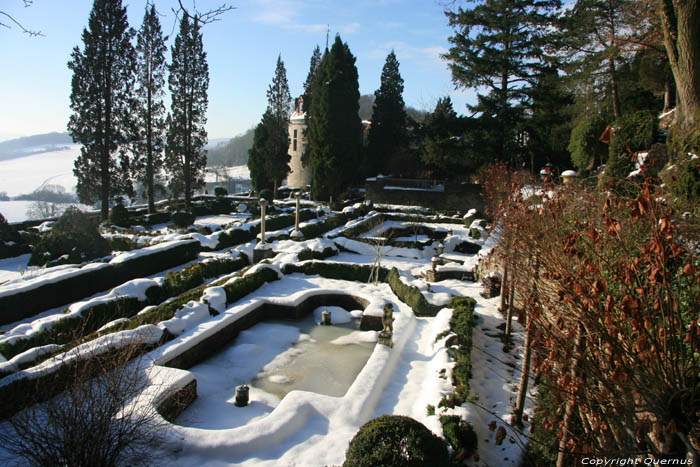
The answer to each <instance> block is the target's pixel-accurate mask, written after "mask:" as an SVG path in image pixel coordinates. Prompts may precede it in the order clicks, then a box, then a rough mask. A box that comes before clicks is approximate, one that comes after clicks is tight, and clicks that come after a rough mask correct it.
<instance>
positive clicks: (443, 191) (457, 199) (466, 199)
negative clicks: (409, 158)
mask: <svg viewBox="0 0 700 467" xmlns="http://www.w3.org/2000/svg"><path fill="white" fill-rule="evenodd" d="M482 189H483V187H482V185H478V184H474V183H446V184H435V183H434V182H432V181H431V180H404V179H395V178H377V179H369V180H367V181H366V183H365V197H366V199H368V200H370V201H372V202H373V203H381V204H398V205H404V206H422V207H426V208H431V209H438V210H455V211H462V212H465V211H468V210H469V209H472V208H474V209H478V210H479V211H483V210H484V201H483V199H482V196H481V193H482Z"/></svg>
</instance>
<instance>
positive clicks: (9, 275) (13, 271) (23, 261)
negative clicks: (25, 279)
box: [0, 253, 32, 285]
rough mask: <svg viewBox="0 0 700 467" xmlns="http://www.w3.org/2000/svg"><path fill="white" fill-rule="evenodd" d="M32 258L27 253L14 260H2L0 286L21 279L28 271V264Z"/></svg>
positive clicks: (0, 262) (0, 264)
mask: <svg viewBox="0 0 700 467" xmlns="http://www.w3.org/2000/svg"><path fill="white" fill-rule="evenodd" d="M31 256H32V255H31V254H29V253H27V254H25V255H20V256H15V257H14V258H4V259H0V285H2V284H4V283H5V282H7V281H10V280H14V279H17V278H19V277H21V276H22V273H23V272H24V270H26V269H27V263H28V262H29V258H30V257H31Z"/></svg>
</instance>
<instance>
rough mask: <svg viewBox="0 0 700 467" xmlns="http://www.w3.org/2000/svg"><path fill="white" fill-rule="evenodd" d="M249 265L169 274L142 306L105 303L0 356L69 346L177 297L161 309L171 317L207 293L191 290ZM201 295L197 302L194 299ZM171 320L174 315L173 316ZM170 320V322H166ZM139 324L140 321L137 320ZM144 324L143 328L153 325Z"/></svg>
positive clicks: (125, 300)
mask: <svg viewBox="0 0 700 467" xmlns="http://www.w3.org/2000/svg"><path fill="white" fill-rule="evenodd" d="M246 265H248V257H247V256H246V255H244V254H243V253H240V254H239V256H238V258H236V259H228V258H227V259H220V260H214V261H208V262H201V263H195V264H192V265H190V266H188V267H186V268H184V269H182V270H181V271H177V272H172V271H171V272H168V274H167V275H166V278H165V281H164V282H163V286H162V287H158V286H152V287H149V288H148V289H147V290H146V297H147V299H146V301H145V302H142V301H140V300H139V299H138V298H136V297H118V298H116V299H114V300H112V301H109V302H106V303H100V304H98V305H95V306H93V307H90V308H88V309H86V310H84V311H83V312H82V313H81V316H74V317H71V318H66V319H62V320H60V321H57V322H56V323H54V325H53V326H52V327H51V329H48V330H44V331H41V332H38V333H35V334H32V335H31V336H29V337H27V338H24V339H18V340H15V341H14V342H12V343H2V344H0V353H2V355H3V356H4V357H5V358H7V359H10V358H12V357H14V356H15V355H19V354H20V353H22V352H24V351H25V350H29V349H32V348H35V347H40V346H43V345H48V344H59V345H63V344H68V343H71V342H73V341H78V340H80V339H82V338H83V337H85V336H87V335H89V334H91V333H93V332H95V331H97V330H98V329H100V328H101V327H102V326H104V325H105V324H107V323H109V322H110V321H114V320H115V319H119V318H131V317H133V316H134V315H136V314H137V313H138V312H139V311H141V310H142V309H143V308H144V307H145V306H147V305H157V304H158V303H161V302H162V301H164V300H166V299H168V298H171V297H178V296H179V297H178V298H177V299H176V300H172V301H170V302H168V303H167V304H164V305H163V306H162V307H161V308H162V309H167V311H166V312H165V313H164V314H163V316H165V315H168V314H170V313H171V312H172V314H174V313H175V311H177V309H178V308H180V307H181V306H182V305H184V304H185V303H187V302H188V301H190V300H193V299H195V300H197V299H199V297H201V294H202V293H203V291H204V288H206V287H209V286H206V287H202V288H201V290H197V291H196V292H194V293H192V294H189V293H188V291H190V289H195V288H197V287H198V286H201V285H202V284H203V283H204V280H205V279H207V278H211V277H218V276H221V275H224V274H230V273H232V272H234V271H237V270H240V269H242V268H243V267H245V266H246ZM197 293H199V296H197V298H193V297H195V296H196V295H197ZM170 317H172V315H170ZM165 319H167V318H165ZM137 321H138V320H137ZM150 323H151V322H148V323H147V322H142V323H138V324H137V325H141V324H150ZM135 327H137V326H133V328H135Z"/></svg>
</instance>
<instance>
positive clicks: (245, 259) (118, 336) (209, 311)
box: [0, 203, 517, 465]
mask: <svg viewBox="0 0 700 467" xmlns="http://www.w3.org/2000/svg"><path fill="white" fill-rule="evenodd" d="M307 206H310V204H309V203H304V207H307ZM285 209H286V208H285V207H284V206H280V209H279V211H278V212H277V213H275V214H272V215H270V216H269V217H268V218H267V222H266V230H267V233H268V234H269V233H272V235H268V242H269V248H270V250H271V252H272V253H271V255H272V256H271V257H270V258H268V259H267V260H265V261H264V262H263V263H261V264H257V265H254V266H252V267H250V266H249V264H250V261H251V259H252V257H253V251H254V248H255V237H256V236H257V235H258V233H259V229H260V220H259V219H255V218H253V217H252V216H251V215H250V214H248V215H247V216H245V217H244V216H238V215H237V214H236V213H231V214H226V213H224V214H215V215H214V214H208V215H206V216H198V217H197V218H196V219H195V222H194V225H193V226H192V230H189V231H188V230H183V229H174V228H172V227H171V226H170V224H169V223H161V224H156V225H153V226H152V227H149V226H147V225H143V224H142V226H141V227H139V228H137V229H133V228H132V229H128V230H124V229H114V230H112V231H110V233H109V235H113V236H120V235H122V236H124V237H128V238H131V239H133V242H134V244H135V245H137V246H143V245H149V244H150V243H151V242H161V243H162V242H183V244H187V245H194V246H195V250H196V252H197V253H196V255H195V257H194V258H193V259H190V260H188V261H185V262H183V263H182V264H181V265H179V266H175V267H174V268H172V267H171V268H167V269H161V270H160V271H158V272H156V273H155V274H151V275H150V277H144V276H140V277H137V278H134V279H130V280H125V281H122V282H120V283H118V284H116V285H115V286H112V287H111V289H110V288H106V289H103V290H102V291H101V292H99V293H97V294H96V295H94V296H89V295H87V296H83V297H80V298H79V300H81V301H82V302H84V303H82V304H79V303H77V302H73V303H68V304H67V305H68V306H67V307H66V308H65V309H49V310H46V311H43V312H41V314H40V315H38V316H36V317H32V318H28V319H26V320H25V321H24V322H19V323H17V322H15V323H11V324H7V325H5V326H4V327H3V328H2V331H3V333H2V334H0V353H3V354H4V353H6V354H7V355H5V357H10V361H8V362H4V363H0V368H2V369H3V370H4V371H5V372H4V373H2V375H3V377H0V395H2V397H3V398H4V399H5V400H13V401H15V404H13V405H12V406H11V407H7V409H11V410H9V411H8V410H6V411H5V412H4V413H3V414H2V415H3V416H4V417H7V416H9V415H11V413H12V412H13V411H14V410H17V409H20V408H21V407H22V406H23V405H26V404H29V403H31V402H32V401H33V400H35V397H34V394H33V392H34V391H33V389H32V388H33V387H34V386H35V385H36V384H37V381H42V380H44V381H51V382H52V383H51V384H52V385H53V386H52V387H53V390H54V391H59V390H60V388H61V385H60V384H58V383H56V381H61V377H60V375H61V374H62V373H61V368H62V365H64V364H65V362H66V361H70V359H71V358H73V357H71V356H74V355H82V356H86V355H88V354H86V349H93V350H91V352H97V354H100V353H103V352H106V351H107V349H108V347H107V344H106V343H107V342H109V341H118V342H125V343H126V342H131V343H138V345H139V346H141V347H140V353H142V354H143V355H145V357H146V359H147V360H148V361H152V362H154V366H152V368H151V370H150V371H152V372H153V375H152V378H151V379H152V381H154V384H153V386H151V387H149V388H148V391H150V392H152V393H153V395H154V399H153V401H152V404H153V405H154V406H155V407H156V408H157V409H158V411H159V413H161V414H162V416H163V417H164V418H165V419H167V420H170V421H171V422H173V421H175V422H177V421H178V420H179V418H180V417H178V415H179V413H180V412H181V411H182V409H183V408H184V407H186V406H188V405H190V404H192V407H193V409H192V410H195V411H196V410H199V409H196V407H198V406H200V405H201V404H205V406H206V401H207V400H208V399H207V397H208V396H206V393H207V391H209V389H210V388H211V386H208V385H207V384H208V383H206V381H204V380H202V381H198V380H199V379H200V377H199V376H197V377H195V376H194V375H195V374H199V373H198V372H199V371H200V370H198V368H199V365H206V361H207V360H208V359H209V358H211V357H212V355H215V354H217V353H222V352H225V350H223V349H225V348H227V346H229V345H231V344H233V345H237V344H236V343H237V342H238V341H239V340H240V339H241V336H243V335H245V336H248V337H246V339H248V340H243V341H241V342H243V343H246V345H247V346H248V347H246V346H243V347H242V348H243V349H245V348H248V349H249V350H251V351H254V350H255V345H260V346H266V345H268V346H269V345H273V343H272V341H270V339H269V338H268V337H266V335H265V334H264V333H265V332H268V331H256V329H268V330H269V329H270V328H269V327H262V328H259V326H257V324H261V323H269V322H270V320H278V319H289V320H295V319H297V318H299V317H302V316H304V315H308V314H309V313H310V312H311V311H313V310H318V309H319V307H334V306H335V307H340V308H339V309H344V310H355V311H354V312H353V314H355V315H356V316H357V317H359V319H360V325H359V327H360V329H359V330H357V331H353V333H357V334H353V333H351V335H352V336H354V337H352V339H359V340H363V341H364V340H368V339H370V338H372V339H374V341H376V334H377V330H378V329H381V328H382V321H381V317H382V310H383V308H384V306H385V305H386V304H387V303H391V304H392V305H393V308H394V318H395V321H394V323H393V331H394V333H393V336H392V337H393V348H389V347H387V346H383V345H377V346H375V347H374V348H373V350H371V354H370V356H369V359H368V360H367V362H366V363H365V364H364V366H361V369H360V370H359V371H360V372H359V373H358V375H357V377H356V378H355V381H354V382H353V383H352V384H351V386H350V388H349V389H348V390H347V392H346V393H345V394H344V395H343V396H342V397H341V396H338V397H329V396H325V395H322V394H316V393H311V392H306V391H292V392H289V393H288V394H287V395H286V396H285V397H284V398H282V399H281V400H280V399H279V398H278V397H273V396H271V395H269V394H266V393H264V391H262V390H260V389H258V388H255V387H253V389H252V392H251V400H252V401H253V402H254V404H252V406H253V409H255V410H257V409H256V407H257V408H258V409H261V411H259V412H255V410H253V411H248V412H246V410H247V408H242V409H238V408H233V407H232V406H230V404H229V405H227V406H225V407H224V406H222V414H223V413H226V414H228V415H231V416H232V417H234V418H236V419H237V420H239V421H236V422H231V423H229V424H228V425H227V423H228V422H226V421H225V419H224V418H223V415H222V416H221V417H218V418H216V419H215V420H208V421H207V423H209V422H211V423H210V425H209V426H208V427H206V426H205V425H206V423H204V424H199V425H197V424H196V423H195V424H194V425H193V424H192V423H191V422H187V425H188V426H182V425H175V424H172V425H170V426H171V428H172V430H171V431H172V436H173V438H172V439H170V438H169V439H168V440H166V445H169V443H171V442H174V443H176V444H178V445H179V446H181V449H180V450H179V452H180V454H172V453H168V454H167V455H166V457H167V458H168V462H170V463H173V464H174V465H185V464H186V462H185V461H184V459H186V458H191V459H195V458H197V459H200V460H201V461H203V462H205V463H206V461H214V462H228V463H231V462H233V463H241V464H244V465H245V464H254V463H256V462H257V461H255V460H254V459H257V460H258V461H259V460H260V455H263V456H264V455H265V454H262V453H264V452H278V453H279V457H276V458H275V459H274V461H272V460H271V461H270V462H269V463H270V465H273V464H279V463H282V464H294V463H297V464H299V463H301V464H304V463H307V464H308V463H309V462H312V463H313V462H316V463H317V462H319V461H320V462H322V463H325V464H338V463H341V462H342V453H343V452H344V451H345V449H346V447H347V443H348V442H349V440H350V438H351V437H352V435H353V434H354V432H355V431H356V430H357V428H359V426H360V425H361V424H363V423H364V422H365V421H367V420H368V419H369V418H372V417H374V416H377V415H379V414H381V413H395V414H404V415H409V416H412V417H413V418H416V419H417V420H420V421H422V422H423V423H425V424H426V426H428V427H429V428H430V429H431V430H433V431H434V432H435V433H437V434H440V433H442V424H441V422H440V416H444V415H453V414H461V415H460V416H465V414H466V413H467V412H466V411H465V409H464V408H463V407H459V406H457V405H455V407H454V408H450V407H438V405H439V402H440V400H442V399H443V398H444V397H447V396H448V395H449V394H451V393H453V392H454V391H455V386H453V384H452V383H453V381H454V382H457V383H458V386H459V387H460V389H462V387H463V386H464V384H463V382H461V380H458V379H456V378H457V377H456V376H455V375H454V370H453V367H454V365H455V363H456V360H455V358H456V355H457V354H455V353H454V352H455V350H454V349H452V350H449V347H450V345H452V344H453V341H452V340H450V338H449V336H447V335H445V337H441V338H439V339H437V340H436V338H437V337H438V336H439V335H440V334H441V333H444V332H448V333H449V332H450V331H449V330H450V319H451V318H452V316H453V312H452V308H453V307H456V306H457V305H455V304H453V303H457V302H453V301H452V299H453V296H470V297H474V299H475V303H474V306H473V308H472V310H473V313H474V316H475V317H474V321H473V322H474V323H482V324H488V327H489V328H490V329H491V328H495V327H496V326H497V323H498V322H499V320H501V318H500V315H498V314H497V312H496V311H495V304H496V301H497V299H489V300H487V299H483V298H481V297H479V295H478V293H479V292H480V286H479V285H478V284H476V283H474V282H471V281H462V280H457V279H454V278H449V277H448V276H449V275H447V276H445V277H442V278H441V279H444V280H441V281H440V282H439V283H430V284H429V283H427V282H426V281H425V275H426V272H427V271H429V270H430V268H431V264H430V261H431V258H432V257H434V256H435V255H436V254H437V248H433V247H432V246H431V245H426V246H423V249H421V248H420V247H419V245H414V244H410V245H409V244H405V245H400V246H394V245H384V247H383V248H382V249H381V250H380V252H379V254H380V258H379V262H377V254H378V252H377V249H376V248H375V246H374V245H371V244H368V243H366V242H365V241H363V240H362V239H364V238H365V237H366V236H368V235H372V232H373V231H384V232H387V231H389V232H391V233H392V236H396V235H399V234H401V235H403V234H404V233H406V229H408V231H409V232H410V233H409V234H408V235H413V234H414V233H415V232H414V230H413V229H418V230H420V233H419V235H435V236H436V238H435V239H432V238H431V239H430V240H431V242H437V241H438V240H439V241H440V242H441V243H442V245H443V247H444V251H443V253H442V255H440V257H441V258H443V259H444V260H445V263H444V264H439V265H438V268H447V267H452V268H457V269H461V270H462V271H471V269H473V267H474V266H475V264H476V258H477V255H475V254H474V253H472V252H471V251H472V249H473V248H474V247H469V248H471V249H469V248H464V247H463V246H459V245H463V244H464V245H466V244H467V243H468V244H469V245H476V246H478V247H482V246H484V245H488V244H487V243H486V240H485V238H483V237H482V238H479V239H474V238H472V237H470V236H469V228H470V226H466V225H465V224H464V222H463V220H462V218H461V217H459V216H454V215H450V216H444V215H439V214H438V215H431V213H428V212H425V211H424V210H413V211H408V212H407V211H403V210H394V209H392V208H391V207H387V208H381V209H382V212H378V211H374V210H372V207H371V206H368V205H366V204H357V205H355V206H352V207H348V208H345V209H344V210H343V211H340V212H339V211H329V210H328V209H327V208H324V209H315V208H314V209H305V210H303V211H302V212H303V217H302V221H301V225H300V231H301V232H302V234H303V235H304V238H303V239H297V238H292V237H291V236H290V235H289V232H290V231H291V229H292V228H293V225H294V215H293V212H290V211H285ZM205 227H206V228H207V229H209V232H210V233H206V232H207V231H206V230H201V229H203V228H205ZM195 229H199V231H195ZM373 229H374V230H373ZM392 229H393V232H392ZM449 230H451V231H452V235H448V231H449ZM485 233H487V232H485ZM411 243H412V242H411ZM141 250H143V248H139V249H136V250H133V253H134V254H135V255H136V256H138V255H139V254H140V253H139V251H141ZM117 257H119V256H117ZM127 258H128V257H127ZM103 264H109V263H103ZM0 266H1V263H0ZM90 267H95V266H90ZM101 267H105V266H101ZM71 268H73V269H78V270H80V269H85V268H86V266H83V267H82V268H78V267H76V266H60V267H58V269H56V271H60V270H68V269H71ZM50 269H51V268H48V269H46V271H47V272H48V271H50ZM42 272H43V271H42ZM444 274H447V272H446V271H444ZM456 274H457V273H455V275H456ZM26 275H27V276H28V277H30V278H41V276H42V274H38V271H34V270H31V271H30V273H29V274H26ZM370 277H373V280H372V281H370V282H369V283H368V280H369V279H370ZM21 282H25V281H22V280H21V279H15V280H14V281H13V282H11V283H10V284H15V285H16V284H19V283H21ZM64 310H65V311H64ZM345 313H347V312H345ZM480 317H481V318H480ZM484 317H486V318H484ZM484 319H486V321H484ZM50 323H51V324H50ZM77 328H81V329H82V330H83V331H84V332H80V333H74V332H73V330H74V329H77ZM516 328H517V326H516ZM516 330H517V329H516ZM241 333H245V334H241ZM249 333H253V334H249ZM258 333H261V334H260V335H259V336H258ZM474 333H475V336H474V337H473V342H475V343H477V342H482V343H483V336H482V334H483V332H482V331H481V329H480V328H479V326H477V327H475V328H474ZM256 336H257V337H256ZM460 339H465V338H460ZM480 339H481V340H480ZM486 339H491V338H490V337H486ZM448 341H449V342H450V345H448ZM249 344H250V345H249ZM293 344H294V343H293V342H289V343H287V344H285V346H287V347H284V346H281V344H280V346H279V351H280V352H283V353H284V352H286V350H285V349H287V348H288V347H289V346H291V345H293ZM333 345H340V344H333ZM267 350H268V351H269V350H270V349H267ZM469 350H470V349H465V350H464V351H465V352H468V351H469ZM292 353H293V352H292ZM90 355H92V354H90ZM460 358H462V360H464V359H466V358H468V357H460ZM83 360H84V359H83ZM84 361H85V362H87V363H86V364H89V362H90V359H89V358H88V359H87V360H84ZM476 361H479V360H476ZM476 361H475V360H474V358H473V356H472V358H471V363H472V365H471V366H472V368H475V366H476V363H475V362H476ZM260 370H261V368H252V366H251V367H246V368H244V371H242V372H240V373H239V372H238V371H235V372H230V373H228V374H230V375H232V376H231V378H232V379H231V381H229V382H228V383H227V384H234V382H235V381H234V379H235V378H234V376H235V377H236V378H240V382H241V383H243V382H247V383H250V382H251V381H252V380H253V379H254V377H255V375H256V374H258V373H259V372H260ZM474 371H475V370H472V372H474ZM460 374H461V373H460ZM51 375H58V376H57V377H53V378H52V377H51ZM56 378H58V379H56ZM205 379H206V378H205ZM198 383H201V384H198ZM64 384H68V382H67V381H66V382H64ZM200 386H201V387H200ZM469 387H470V388H474V387H477V388H478V390H479V391H482V390H483V387H482V386H480V385H478V384H477V385H475V384H474V383H473V382H472V383H471V384H469ZM208 388H209V389H208ZM221 389H222V390H224V388H223V387H222V388H221ZM200 390H202V391H205V393H202V394H201V401H198V400H197V393H198V391H200ZM226 390H227V391H229V394H233V392H232V388H231V387H229V388H228V389H226ZM479 394H480V397H483V398H485V400H489V399H488V398H489V397H490V396H489V395H488V393H479ZM469 395H470V396H471V395H472V393H471V391H469ZM47 397H48V396H47ZM222 404H225V401H224V402H222ZM430 405H432V406H434V407H437V409H434V411H433V414H428V413H427V411H426V407H428V406H430ZM443 405H444V404H443ZM263 406H264V410H263ZM224 409H225V410H224ZM504 410H505V408H504ZM186 413H187V412H186ZM186 413H185V415H183V417H185V419H187V415H186ZM246 414H247V415H246ZM212 416H214V417H215V416H216V415H215V414H214V415H212ZM246 417H249V418H247V419H246ZM183 420H184V419H183ZM450 420H452V419H450ZM450 423H452V422H450ZM323 426H327V427H328V429H327V430H326V429H320V431H319V427H323ZM449 430H452V431H454V427H453V425H450V428H449V429H448V431H449ZM452 431H450V433H452ZM477 431H479V430H478V429H477ZM328 432H332V433H333V435H332V437H328V434H327V433H328ZM324 433H326V434H324ZM319 436H320V438H319ZM489 436H492V435H491V434H490V433H489V432H488V431H486V432H485V433H484V432H479V437H480V439H486V438H488V437H489ZM176 438H177V439H178V440H179V441H178V440H176ZM453 438H454V437H453ZM315 439H324V440H326V442H331V443H334V444H332V446H331V448H330V449H329V448H328V446H327V445H326V447H325V448H324V449H320V447H319V446H318V445H316V443H315V442H314V441H313V440H315ZM283 446H287V447H283ZM291 446H298V448H295V449H292V450H289V449H290V447H291ZM295 452H296V454H294V453H295ZM183 462H185V464H183ZM265 462H266V461H265ZM265 462H263V463H265ZM200 463H201V462H200Z"/></svg>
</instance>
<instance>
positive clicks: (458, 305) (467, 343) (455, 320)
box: [438, 297, 476, 408]
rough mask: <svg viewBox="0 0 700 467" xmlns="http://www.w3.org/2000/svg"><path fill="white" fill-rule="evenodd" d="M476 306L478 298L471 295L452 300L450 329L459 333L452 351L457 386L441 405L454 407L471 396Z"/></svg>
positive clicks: (454, 377)
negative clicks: (470, 382) (470, 380)
mask: <svg viewBox="0 0 700 467" xmlns="http://www.w3.org/2000/svg"><path fill="white" fill-rule="evenodd" d="M475 306H476V300H474V299H473V298H471V297H453V298H452V301H451V302H450V305H449V307H450V308H452V310H453V311H452V317H451V318H450V330H451V331H452V332H454V333H455V334H456V335H457V339H456V346H454V347H453V352H452V353H451V355H452V357H453V358H454V359H455V366H454V368H453V370H452V384H453V385H454V386H455V391H454V392H453V393H452V394H450V395H448V396H446V397H445V398H443V399H442V400H441V401H440V404H439V407H445V406H446V407H450V408H453V407H454V406H456V405H462V404H463V403H464V402H465V401H466V400H467V397H468V396H469V378H470V377H471V368H472V364H471V354H472V329H473V327H474V307H475ZM438 337H441V336H438Z"/></svg>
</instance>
